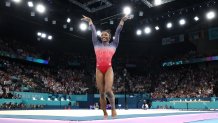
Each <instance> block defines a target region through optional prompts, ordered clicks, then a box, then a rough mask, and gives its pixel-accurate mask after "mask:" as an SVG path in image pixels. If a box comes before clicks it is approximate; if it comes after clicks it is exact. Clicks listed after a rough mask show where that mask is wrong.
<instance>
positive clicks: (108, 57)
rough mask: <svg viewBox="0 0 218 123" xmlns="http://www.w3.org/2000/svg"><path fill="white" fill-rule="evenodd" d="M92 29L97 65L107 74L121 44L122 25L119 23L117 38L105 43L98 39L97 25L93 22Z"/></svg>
mask: <svg viewBox="0 0 218 123" xmlns="http://www.w3.org/2000/svg"><path fill="white" fill-rule="evenodd" d="M90 27H91V30H92V42H93V45H94V49H95V55H96V67H97V69H98V70H100V71H101V72H102V73H103V74H105V73H106V72H107V70H108V68H110V67H111V66H112V58H113V55H114V53H115V52H116V49H117V47H118V44H119V37H120V32H121V30H122V26H121V25H119V26H118V27H117V29H116V32H115V38H114V40H113V41H112V42H111V43H108V44H103V43H102V41H99V40H98V39H97V33H96V29H95V26H94V25H93V24H91V25H90Z"/></svg>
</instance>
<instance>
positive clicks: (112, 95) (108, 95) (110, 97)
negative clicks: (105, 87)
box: [106, 91, 114, 99]
mask: <svg viewBox="0 0 218 123" xmlns="http://www.w3.org/2000/svg"><path fill="white" fill-rule="evenodd" d="M106 95H107V98H109V99H113V98H114V94H113V92H112V91H106Z"/></svg>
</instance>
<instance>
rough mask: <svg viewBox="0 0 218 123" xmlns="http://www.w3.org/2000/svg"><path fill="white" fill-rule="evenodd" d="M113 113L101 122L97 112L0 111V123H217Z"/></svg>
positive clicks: (212, 117) (199, 114) (200, 116)
mask: <svg viewBox="0 0 218 123" xmlns="http://www.w3.org/2000/svg"><path fill="white" fill-rule="evenodd" d="M108 112H110V111H108ZM117 113H118V114H119V115H118V117H117V119H111V118H109V119H108V120H102V111H101V110H22V111H20V110H17V111H0V123H78V122H79V123H218V111H180V110H164V109H163V110H159V109H151V110H132V109H131V110H117Z"/></svg>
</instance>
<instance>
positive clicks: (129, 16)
mask: <svg viewBox="0 0 218 123" xmlns="http://www.w3.org/2000/svg"><path fill="white" fill-rule="evenodd" d="M132 18H133V17H132V15H126V16H124V17H123V18H122V19H121V20H122V21H124V22H125V21H127V20H129V19H132Z"/></svg>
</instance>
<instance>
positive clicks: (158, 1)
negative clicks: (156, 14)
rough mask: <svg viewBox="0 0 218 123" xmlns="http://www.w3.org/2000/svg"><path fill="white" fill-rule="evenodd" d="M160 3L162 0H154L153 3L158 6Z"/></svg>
mask: <svg viewBox="0 0 218 123" xmlns="http://www.w3.org/2000/svg"><path fill="white" fill-rule="evenodd" d="M161 4H162V0H154V5H155V6H159V5H161Z"/></svg>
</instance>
